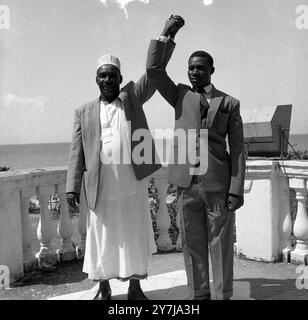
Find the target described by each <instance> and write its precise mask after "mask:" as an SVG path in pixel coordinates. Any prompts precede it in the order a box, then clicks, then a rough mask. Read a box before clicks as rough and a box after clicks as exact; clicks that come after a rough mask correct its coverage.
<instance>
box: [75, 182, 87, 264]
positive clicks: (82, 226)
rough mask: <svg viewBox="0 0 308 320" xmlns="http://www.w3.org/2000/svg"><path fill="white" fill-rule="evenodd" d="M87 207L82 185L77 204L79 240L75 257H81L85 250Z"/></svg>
mask: <svg viewBox="0 0 308 320" xmlns="http://www.w3.org/2000/svg"><path fill="white" fill-rule="evenodd" d="M88 210H89V209H88V207H87V203H86V198H85V194H84V190H83V187H82V188H81V194H80V206H79V220H78V232H79V234H80V242H79V245H78V246H77V248H76V253H77V258H78V259H82V258H83V257H84V253H85V250H86V237H87V216H88Z"/></svg>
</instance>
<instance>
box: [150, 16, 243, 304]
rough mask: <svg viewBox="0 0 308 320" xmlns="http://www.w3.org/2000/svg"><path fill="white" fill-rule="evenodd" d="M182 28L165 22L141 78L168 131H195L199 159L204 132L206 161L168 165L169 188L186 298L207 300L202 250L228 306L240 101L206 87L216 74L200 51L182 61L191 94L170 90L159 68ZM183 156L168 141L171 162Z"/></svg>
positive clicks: (173, 20)
mask: <svg viewBox="0 0 308 320" xmlns="http://www.w3.org/2000/svg"><path fill="white" fill-rule="evenodd" d="M183 25H184V20H183V18H182V17H180V16H171V17H170V18H169V20H167V22H166V24H165V28H164V30H163V32H162V34H161V36H160V38H159V40H152V41H151V43H150V46H149V49H148V57H147V74H148V77H149V78H150V79H152V80H154V81H155V82H156V86H157V89H158V90H159V92H160V94H161V95H162V96H163V97H164V98H165V99H166V100H167V101H168V103H169V104H170V105H171V106H172V107H173V108H174V111H175V131H176V130H178V129H181V130H184V131H185V132H187V133H188V130H191V129H195V130H196V132H197V134H198V133H199V139H198V143H197V155H200V143H201V140H200V131H201V129H203V130H207V131H205V132H207V135H208V150H207V158H206V159H203V158H200V157H199V162H196V163H192V164H190V163H188V162H187V163H184V164H183V163H170V164H169V166H168V182H169V183H170V184H174V185H176V186H177V187H178V210H179V214H180V217H181V231H182V233H181V234H182V241H183V254H184V260H185V267H186V273H187V282H188V289H189V293H190V298H191V299H211V293H210V282H209V258H208V248H209V250H210V255H211V261H212V270H213V281H214V288H215V294H216V298H217V299H229V298H230V297H232V294H233V224H234V211H235V210H237V209H238V208H240V207H241V206H242V205H243V202H244V201H243V186H244V173H245V157H244V139H243V124H242V119H241V116H240V102H239V101H238V100H237V99H235V98H233V97H231V96H230V95H228V94H226V93H224V92H222V91H219V90H217V89H216V88H215V87H214V86H213V84H212V83H211V77H212V75H213V73H214V71H215V68H214V61H213V58H212V56H211V55H210V54H208V53H207V52H204V51H196V52H194V53H193V54H191V56H190V57H189V59H188V71H187V74H188V78H189V81H190V83H191V85H192V86H191V87H190V86H188V85H185V84H178V85H176V84H175V83H174V82H173V81H172V79H171V78H170V77H169V75H168V74H167V72H166V70H165V68H164V67H163V61H164V58H165V54H166V48H167V46H166V40H167V39H168V40H170V39H171V40H172V39H173V38H174V36H175V34H176V33H177V32H178V30H179V29H180V28H181V27H183ZM173 45H174V46H175V44H174V43H173ZM226 137H228V142H229V148H230V151H229V152H227V146H226V140H225V139H226ZM184 148H185V149H184ZM186 150H189V148H188V146H187V145H184V144H182V143H177V141H176V139H175V140H174V146H173V150H172V152H173V153H174V154H175V156H174V159H177V157H176V155H179V154H183V152H184V153H185V152H187V151H186ZM201 155H202V153H201ZM202 161H203V162H206V164H207V166H206V167H207V171H206V172H205V173H201V174H200V171H199V172H198V171H197V170H195V174H191V169H197V167H198V166H200V167H201V163H202Z"/></svg>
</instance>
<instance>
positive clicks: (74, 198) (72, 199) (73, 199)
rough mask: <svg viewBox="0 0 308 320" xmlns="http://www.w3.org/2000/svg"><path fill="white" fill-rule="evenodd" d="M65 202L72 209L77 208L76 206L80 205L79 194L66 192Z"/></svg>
mask: <svg viewBox="0 0 308 320" xmlns="http://www.w3.org/2000/svg"><path fill="white" fill-rule="evenodd" d="M66 201H67V203H68V205H69V206H70V207H72V208H77V204H80V199H79V194H78V193H76V192H67V193H66Z"/></svg>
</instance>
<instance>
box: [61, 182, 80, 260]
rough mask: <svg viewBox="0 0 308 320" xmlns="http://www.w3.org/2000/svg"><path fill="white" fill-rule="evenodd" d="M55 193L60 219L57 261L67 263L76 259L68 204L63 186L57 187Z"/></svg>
mask: <svg viewBox="0 0 308 320" xmlns="http://www.w3.org/2000/svg"><path fill="white" fill-rule="evenodd" d="M56 193H58V195H59V199H60V204H61V207H60V219H59V224H58V228H57V232H58V236H59V238H60V241H61V243H60V248H59V249H57V254H58V260H59V261H69V260H73V259H74V258H75V257H76V252H75V249H74V247H73V244H72V235H73V224H72V221H71V219H70V215H69V211H68V204H67V201H66V196H65V184H61V185H59V186H58V190H56Z"/></svg>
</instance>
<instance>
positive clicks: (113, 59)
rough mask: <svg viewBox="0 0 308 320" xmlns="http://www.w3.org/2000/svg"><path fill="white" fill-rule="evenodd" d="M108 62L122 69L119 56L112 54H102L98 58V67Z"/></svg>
mask: <svg viewBox="0 0 308 320" xmlns="http://www.w3.org/2000/svg"><path fill="white" fill-rule="evenodd" d="M106 64H111V65H114V66H116V67H117V68H118V69H119V70H121V63H120V60H119V58H117V57H115V56H113V55H112V54H105V55H103V56H101V57H100V58H99V59H98V60H97V69H98V68H99V67H101V66H104V65H106Z"/></svg>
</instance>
